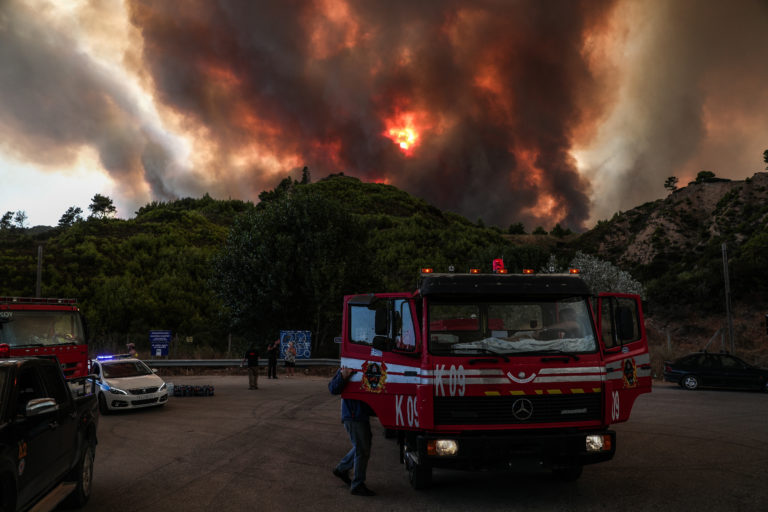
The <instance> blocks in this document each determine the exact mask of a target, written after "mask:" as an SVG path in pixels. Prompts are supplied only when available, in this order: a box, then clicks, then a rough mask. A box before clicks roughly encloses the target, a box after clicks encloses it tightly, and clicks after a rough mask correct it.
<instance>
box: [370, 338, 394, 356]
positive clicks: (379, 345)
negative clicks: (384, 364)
mask: <svg viewBox="0 0 768 512" xmlns="http://www.w3.org/2000/svg"><path fill="white" fill-rule="evenodd" d="M372 346H373V348H375V349H376V350H381V351H383V352H386V351H389V350H392V343H391V340H390V339H389V338H387V337H386V336H374V337H373V342H372Z"/></svg>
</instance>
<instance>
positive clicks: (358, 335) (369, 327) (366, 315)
mask: <svg viewBox="0 0 768 512" xmlns="http://www.w3.org/2000/svg"><path fill="white" fill-rule="evenodd" d="M375 336H376V310H375V309H369V308H368V307H367V306H351V307H350V308H349V339H350V341H351V342H352V343H359V344H362V345H372V344H373V338H374V337H375Z"/></svg>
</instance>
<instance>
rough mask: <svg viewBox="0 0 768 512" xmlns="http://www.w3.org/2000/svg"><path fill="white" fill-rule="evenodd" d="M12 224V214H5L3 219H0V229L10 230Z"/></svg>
mask: <svg viewBox="0 0 768 512" xmlns="http://www.w3.org/2000/svg"><path fill="white" fill-rule="evenodd" d="M12 223H13V212H5V213H4V214H3V217H2V218H0V229H3V230H7V229H11V227H12V225H13V224H12Z"/></svg>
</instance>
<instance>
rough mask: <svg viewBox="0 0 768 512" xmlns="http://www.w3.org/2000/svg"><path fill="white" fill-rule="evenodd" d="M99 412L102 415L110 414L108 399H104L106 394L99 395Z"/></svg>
mask: <svg viewBox="0 0 768 512" xmlns="http://www.w3.org/2000/svg"><path fill="white" fill-rule="evenodd" d="M99 412H100V413H101V414H109V407H108V406H107V399H106V398H104V393H99Z"/></svg>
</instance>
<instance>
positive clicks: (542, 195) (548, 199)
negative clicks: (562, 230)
mask: <svg viewBox="0 0 768 512" xmlns="http://www.w3.org/2000/svg"><path fill="white" fill-rule="evenodd" d="M515 156H516V157H517V166H518V169H521V170H523V171H524V173H525V177H526V182H527V184H528V185H529V186H531V187H532V188H535V189H536V191H537V200H536V204H535V205H534V206H533V207H531V208H529V211H530V212H531V213H532V214H533V215H534V216H536V217H537V218H539V219H542V220H547V221H551V220H552V219H559V218H560V216H561V215H562V214H563V211H562V207H561V205H560V204H559V203H558V201H557V199H556V198H555V197H554V196H553V195H552V194H551V193H549V191H548V190H547V184H546V181H545V179H544V177H545V175H544V171H543V170H541V169H540V168H539V167H537V166H536V159H537V158H538V152H536V151H534V150H528V149H518V150H517V151H515Z"/></svg>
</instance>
